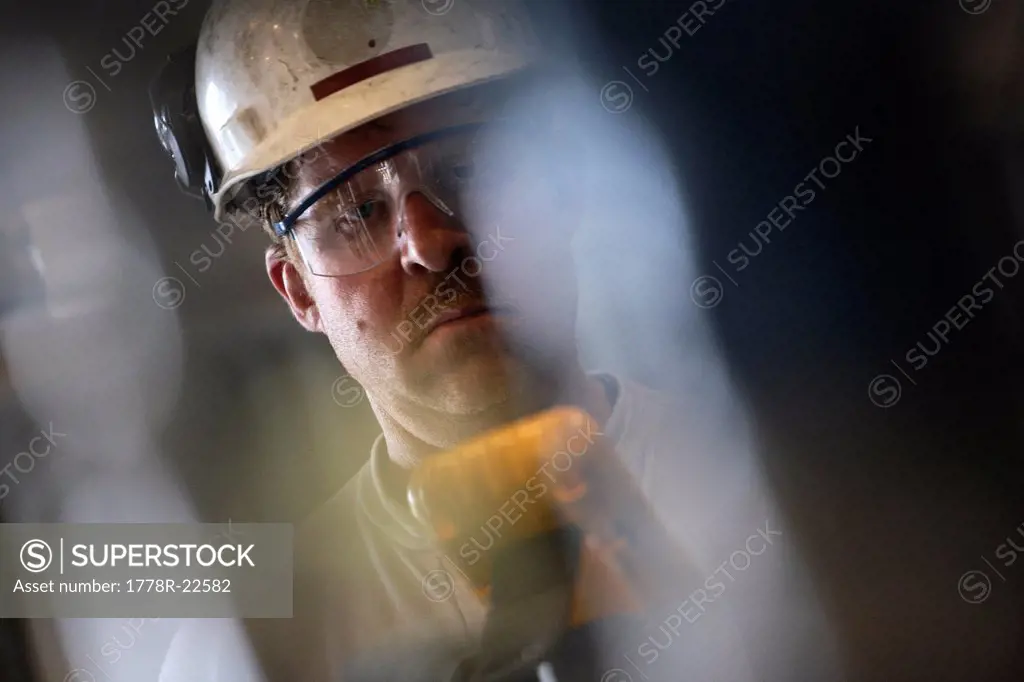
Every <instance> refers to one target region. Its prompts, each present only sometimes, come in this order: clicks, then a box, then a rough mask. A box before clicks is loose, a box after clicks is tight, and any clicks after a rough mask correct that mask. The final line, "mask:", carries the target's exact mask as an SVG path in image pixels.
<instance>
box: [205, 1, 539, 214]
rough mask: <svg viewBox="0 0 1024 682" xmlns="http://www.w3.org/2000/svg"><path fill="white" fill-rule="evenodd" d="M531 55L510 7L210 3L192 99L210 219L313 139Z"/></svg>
mask: <svg viewBox="0 0 1024 682" xmlns="http://www.w3.org/2000/svg"><path fill="white" fill-rule="evenodd" d="M538 55H539V41H538V40H537V37H536V35H535V33H534V32H533V29H532V27H531V24H530V21H529V18H528V16H527V15H526V12H525V9H524V8H523V7H522V6H521V5H520V3H519V2H518V0H215V2H214V4H213V6H212V7H211V9H210V11H209V13H208V14H207V15H206V18H205V20H204V23H203V26H202V29H201V31H200V35H199V41H198V46H197V52H196V71H195V77H196V81H195V96H196V102H197V106H198V109H199V114H200V118H201V120H202V126H203V129H204V130H205V134H206V135H205V136H206V138H207V142H208V146H209V149H210V153H211V155H212V157H213V161H214V162H215V164H216V165H217V166H218V167H219V182H217V183H215V185H214V186H213V187H211V188H209V194H210V195H211V199H212V204H213V208H214V211H215V216H216V218H217V220H220V219H221V216H222V214H223V213H224V211H225V210H227V209H228V208H230V205H231V204H232V201H233V200H235V199H237V198H238V195H239V193H240V190H242V189H243V188H244V187H245V186H246V185H247V184H248V183H247V181H248V180H250V179H258V178H257V176H262V175H263V174H265V173H267V172H269V171H273V170H275V169H277V168H278V167H280V166H281V164H283V163H286V162H288V161H290V160H292V159H295V158H297V157H298V156H300V155H301V154H303V153H304V152H306V151H308V150H310V149H312V148H314V147H315V146H317V145H318V144H320V143H322V142H323V141H325V140H328V139H330V138H332V137H334V136H336V135H340V134H342V133H344V132H346V131H349V130H352V129H353V128H356V127H357V126H359V125H362V124H363V123H366V122H368V121H371V120H373V119H375V118H378V117H380V116H384V115H386V114H389V113H391V112H393V111H397V110H399V109H402V108H404V107H407V106H410V105H413V104H416V103H418V102H422V101H425V100H427V99H430V98H432V97H436V96H439V95H442V94H445V93H448V92H453V91H455V90H459V89H462V88H466V87H470V86H473V85H476V84H481V83H484V82H487V81H490V80H493V79H496V78H501V77H504V76H509V75H512V74H514V73H517V72H519V71H521V70H523V69H524V68H526V67H528V66H530V65H531V64H533V63H535V62H536V60H537V57H538ZM235 203H236V207H237V202H235Z"/></svg>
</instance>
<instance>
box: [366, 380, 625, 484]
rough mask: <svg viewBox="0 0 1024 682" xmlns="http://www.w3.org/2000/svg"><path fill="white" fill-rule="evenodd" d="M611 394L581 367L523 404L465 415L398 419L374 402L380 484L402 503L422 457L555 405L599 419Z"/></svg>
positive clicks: (609, 408)
mask: <svg viewBox="0 0 1024 682" xmlns="http://www.w3.org/2000/svg"><path fill="white" fill-rule="evenodd" d="M613 399H614V398H613V397H612V396H610V395H609V394H608V391H607V388H606V386H605V384H604V383H603V382H602V381H601V380H600V379H597V378H595V377H593V376H588V375H587V374H585V373H584V372H583V371H582V369H581V370H579V371H578V372H577V373H576V374H575V375H574V376H573V377H572V379H571V381H568V382H563V383H562V385H561V387H560V388H559V389H558V390H556V391H552V392H550V393H549V394H548V395H546V396H538V397H537V398H536V399H535V400H532V401H530V402H531V403H532V404H531V405H529V406H520V407H518V408H515V409H509V408H508V407H502V408H496V409H495V410H494V411H491V412H487V413H484V414H481V415H478V416H476V417H475V418H473V419H471V420H466V419H464V418H460V419H458V420H447V419H445V417H444V415H437V414H431V415H425V419H424V420H419V419H411V418H410V416H409V415H404V416H405V418H404V419H402V418H399V417H396V415H393V414H391V413H389V412H387V411H385V410H383V409H377V408H375V412H377V419H378V421H379V422H380V425H381V430H382V431H383V433H384V443H385V445H386V446H387V452H388V458H389V460H390V466H388V467H387V471H386V472H385V481H384V485H385V488H386V490H387V492H388V493H389V495H390V496H391V497H392V498H394V499H395V500H396V501H401V502H403V503H404V502H405V488H406V485H407V484H408V480H409V474H410V472H411V470H412V469H413V467H415V466H416V465H417V464H418V463H419V462H421V461H423V459H424V458H426V457H430V456H432V455H435V454H437V453H438V452H442V451H444V450H447V449H449V448H452V447H455V446H456V445H457V444H458V443H459V442H461V441H463V440H466V439H468V438H472V437H473V436H476V435H479V434H481V433H485V432H487V431H489V430H490V429H493V428H498V427H499V426H501V425H502V424H505V423H507V422H509V421H513V420H515V419H517V418H521V417H525V416H527V415H528V414H533V413H536V412H541V411H543V410H545V409H548V408H550V407H553V406H555V405H575V406H577V407H580V408H582V409H584V410H586V411H587V412H588V413H589V414H590V415H591V416H592V417H593V418H594V419H595V420H597V422H598V423H600V424H602V425H603V424H605V422H607V421H608V419H609V417H610V416H611V413H612V408H613V405H612V401H613ZM403 422H405V423H403ZM422 422H426V423H422Z"/></svg>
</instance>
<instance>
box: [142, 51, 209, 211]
mask: <svg viewBox="0 0 1024 682" xmlns="http://www.w3.org/2000/svg"><path fill="white" fill-rule="evenodd" d="M195 77H196V43H192V44H191V45H189V46H187V47H185V48H183V49H181V50H179V51H177V52H174V53H171V54H169V55H168V56H167V60H166V61H165V62H164V65H163V66H162V67H161V69H160V71H159V72H158V73H157V75H156V77H155V78H154V79H153V80H152V82H151V83H150V85H149V101H150V104H151V105H152V108H153V125H154V126H155V128H156V134H157V136H158V137H159V138H160V144H161V145H162V146H163V148H164V151H166V152H167V155H168V156H169V157H170V158H171V161H172V162H173V163H174V178H175V179H176V180H177V181H178V185H179V186H180V187H181V189H182V190H183V191H184V192H185V193H186V194H189V195H191V196H194V197H196V198H202V199H205V201H206V205H207V208H212V206H213V204H212V201H211V195H213V194H214V193H215V192H216V191H217V187H218V186H219V184H220V173H219V172H218V170H217V167H216V164H215V162H214V161H213V157H212V154H211V153H210V148H209V145H208V143H207V141H206V133H205V132H204V131H203V124H202V121H201V120H200V118H199V107H198V105H197V104H196V87H195Z"/></svg>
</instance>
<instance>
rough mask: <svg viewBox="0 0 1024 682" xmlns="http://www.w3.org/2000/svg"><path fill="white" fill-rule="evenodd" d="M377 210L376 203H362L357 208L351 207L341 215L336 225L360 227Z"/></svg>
mask: <svg viewBox="0 0 1024 682" xmlns="http://www.w3.org/2000/svg"><path fill="white" fill-rule="evenodd" d="M379 210H380V209H379V208H378V207H377V202H376V201H364V202H363V203H361V204H359V205H358V206H353V207H352V208H349V209H347V210H346V211H345V212H344V213H342V214H341V218H340V219H339V220H338V225H339V227H348V226H351V225H362V224H363V223H365V222H366V221H367V220H370V219H371V218H372V217H373V216H374V213H376V212H377V211H379Z"/></svg>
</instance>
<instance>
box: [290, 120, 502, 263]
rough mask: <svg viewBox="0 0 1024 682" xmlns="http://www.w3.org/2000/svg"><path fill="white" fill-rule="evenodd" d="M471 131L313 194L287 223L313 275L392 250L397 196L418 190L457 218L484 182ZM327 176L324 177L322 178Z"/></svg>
mask: <svg viewBox="0 0 1024 682" xmlns="http://www.w3.org/2000/svg"><path fill="white" fill-rule="evenodd" d="M480 142H481V141H480V138H479V133H477V134H460V135H453V136H451V137H445V138H441V139H439V140H435V141H433V142H430V143H428V144H425V145H423V146H421V147H416V148H414V149H411V150H407V151H404V152H402V153H401V154H398V155H397V156H395V157H393V158H391V159H389V160H387V161H384V162H382V163H379V164H377V165H375V166H372V167H370V168H367V169H366V170H363V171H361V172H360V173H358V174H357V175H355V176H353V177H352V178H351V179H350V180H348V181H347V182H345V183H344V184H342V185H341V186H339V187H338V188H337V189H335V190H333V191H331V192H329V193H328V194H326V195H325V196H323V197H322V198H321V199H320V200H318V201H317V202H316V203H315V204H313V206H311V207H310V208H309V210H308V211H306V212H305V213H304V214H303V215H302V217H300V218H299V220H298V221H297V222H296V223H295V229H294V234H295V238H296V241H297V243H298V245H299V250H300V251H301V253H302V255H303V258H305V260H306V263H307V265H309V267H310V269H311V270H312V271H313V272H314V273H315V274H318V275H323V276H342V275H349V274H355V273H358V272H362V271H364V270H368V269H370V268H372V267H374V266H376V265H378V264H379V263H381V262H382V261H383V260H385V259H387V258H388V257H389V256H391V255H392V254H394V252H395V251H396V250H397V248H398V238H399V237H398V235H399V231H400V229H399V228H400V226H401V221H402V219H403V215H402V214H403V208H402V207H403V206H404V203H405V197H406V196H408V194H409V193H411V192H421V193H422V194H423V195H424V196H425V197H426V198H427V199H428V200H429V201H431V202H432V203H433V204H434V206H435V207H437V208H438V210H439V211H441V212H442V213H444V214H446V215H448V216H449V217H453V218H456V219H464V217H465V211H464V209H466V208H468V207H469V206H471V205H474V204H475V205H479V204H480V199H481V193H483V192H486V190H487V187H488V186H489V185H490V184H491V183H490V182H489V178H488V176H489V175H491V174H490V173H485V172H482V169H483V167H484V165H486V164H482V163H481V162H480V158H479V155H480V150H481V149H482V147H483V145H481V144H480ZM329 179H330V178H325V179H324V181H326V180H329Z"/></svg>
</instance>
